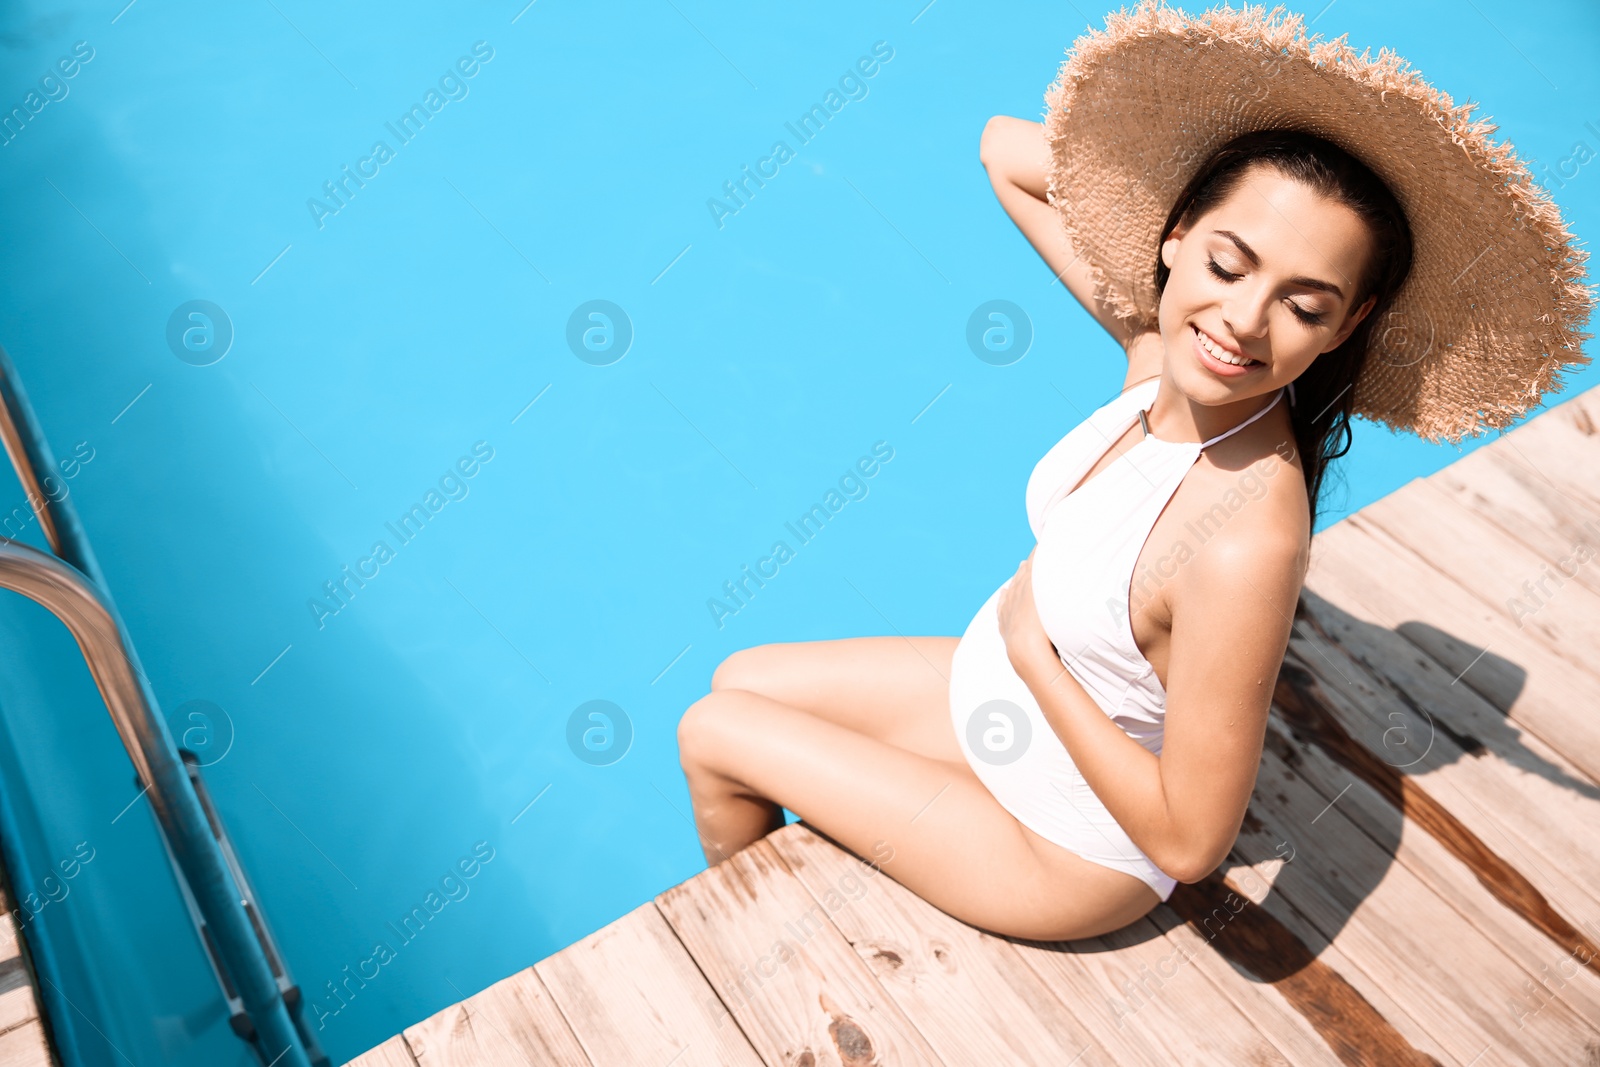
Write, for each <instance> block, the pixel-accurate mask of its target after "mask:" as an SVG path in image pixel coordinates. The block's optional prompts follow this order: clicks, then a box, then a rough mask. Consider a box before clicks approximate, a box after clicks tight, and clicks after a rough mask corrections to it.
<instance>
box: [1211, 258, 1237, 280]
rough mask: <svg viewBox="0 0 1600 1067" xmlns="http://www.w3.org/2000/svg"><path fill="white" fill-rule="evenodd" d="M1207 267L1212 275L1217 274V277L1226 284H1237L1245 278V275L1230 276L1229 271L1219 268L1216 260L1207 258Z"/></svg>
mask: <svg viewBox="0 0 1600 1067" xmlns="http://www.w3.org/2000/svg"><path fill="white" fill-rule="evenodd" d="M1206 267H1207V268H1209V269H1210V271H1211V273H1212V274H1215V275H1216V276H1217V277H1219V278H1221V279H1222V280H1223V281H1225V282H1236V281H1238V280H1239V279H1240V278H1242V277H1244V275H1242V274H1230V273H1228V272H1227V271H1225V270H1223V269H1222V268H1221V267H1219V266H1218V265H1217V261H1216V260H1214V259H1212V258H1210V257H1209V256H1208V257H1207V258H1206Z"/></svg>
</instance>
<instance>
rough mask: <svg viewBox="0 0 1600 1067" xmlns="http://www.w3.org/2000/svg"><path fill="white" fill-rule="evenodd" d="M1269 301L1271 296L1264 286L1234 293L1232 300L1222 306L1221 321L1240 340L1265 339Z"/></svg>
mask: <svg viewBox="0 0 1600 1067" xmlns="http://www.w3.org/2000/svg"><path fill="white" fill-rule="evenodd" d="M1270 299H1271V294H1270V293H1268V292H1267V290H1266V287H1264V286H1262V287H1257V288H1252V289H1251V290H1249V291H1246V292H1238V293H1235V294H1234V299H1233V300H1231V301H1229V302H1228V303H1227V304H1225V305H1223V308H1222V321H1223V322H1224V323H1225V324H1226V325H1227V327H1228V329H1229V330H1231V331H1232V332H1233V335H1234V336H1235V337H1237V338H1239V339H1240V340H1244V339H1247V338H1261V337H1265V336H1266V335H1267V303H1268V301H1269V300H1270Z"/></svg>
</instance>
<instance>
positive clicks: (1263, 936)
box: [1146, 866, 1436, 1067]
mask: <svg viewBox="0 0 1600 1067" xmlns="http://www.w3.org/2000/svg"><path fill="white" fill-rule="evenodd" d="M1232 875H1233V879H1234V880H1230V879H1229V878H1228V877H1227V876H1224V875H1223V874H1220V873H1214V874H1213V875H1211V876H1209V877H1207V878H1206V879H1204V880H1202V881H1201V882H1198V883H1195V884H1194V885H1192V886H1191V885H1186V886H1180V887H1179V888H1178V889H1177V890H1176V891H1175V892H1174V893H1173V894H1172V896H1171V897H1170V898H1169V899H1168V900H1167V903H1165V904H1163V905H1160V906H1158V907H1157V908H1156V909H1155V910H1154V911H1152V912H1151V913H1150V915H1149V916H1148V917H1147V920H1146V921H1148V922H1150V923H1152V924H1153V925H1154V926H1155V927H1156V928H1157V929H1158V930H1160V931H1161V932H1162V933H1163V934H1164V935H1165V936H1166V938H1167V940H1169V941H1171V942H1172V943H1173V944H1174V945H1176V946H1177V948H1178V950H1179V951H1178V955H1177V956H1176V959H1177V960H1179V961H1183V960H1187V961H1188V962H1190V963H1191V964H1192V965H1193V966H1194V968H1195V970H1197V971H1199V972H1200V973H1201V974H1203V975H1205V976H1206V978H1207V979H1209V980H1210V981H1211V984H1212V985H1214V986H1216V987H1217V988H1218V989H1219V990H1221V991H1222V993H1223V995H1225V996H1226V997H1227V998H1228V999H1229V1000H1231V1001H1233V1003H1234V1006H1235V1007H1237V1008H1238V1009H1239V1011H1240V1012H1241V1013H1242V1014H1243V1015H1244V1016H1245V1017H1246V1018H1248V1019H1249V1020H1250V1021H1251V1022H1252V1023H1254V1024H1255V1026H1256V1029H1258V1030H1260V1031H1261V1032H1262V1034H1264V1035H1266V1037H1267V1038H1268V1039H1269V1040H1270V1041H1272V1043H1273V1044H1274V1045H1276V1046H1277V1047H1278V1049H1279V1050H1280V1051H1282V1052H1283V1053H1284V1055H1285V1056H1287V1057H1289V1060H1290V1062H1292V1063H1294V1064H1296V1065H1297V1067H1298V1065H1299V1064H1303V1063H1320V1062H1324V1059H1323V1057H1330V1058H1332V1059H1333V1061H1334V1062H1337V1063H1341V1064H1351V1063H1372V1064H1380V1063H1381V1064H1384V1065H1385V1067H1404V1065H1411V1067H1436V1065H1435V1063H1434V1062H1433V1061H1432V1060H1431V1059H1428V1058H1426V1057H1425V1056H1424V1054H1423V1053H1421V1052H1420V1051H1419V1050H1417V1049H1416V1048H1414V1047H1413V1046H1412V1045H1411V1043H1410V1042H1409V1041H1408V1040H1407V1039H1406V1038H1405V1036H1404V1035H1403V1034H1401V1033H1400V1032H1399V1031H1398V1030H1396V1029H1395V1027H1394V1026H1393V1024H1392V1023H1390V1022H1389V1020H1391V1019H1394V1018H1397V1017H1399V1016H1400V1015H1402V1014H1403V1012H1402V1011H1401V1010H1400V1008H1399V1006H1398V1005H1396V1004H1395V1003H1394V1001H1392V1000H1391V999H1390V998H1389V997H1388V995H1387V994H1385V993H1384V992H1383V990H1381V989H1370V990H1368V992H1367V994H1366V995H1365V996H1363V995H1362V993H1361V992H1360V991H1359V990H1358V989H1357V988H1356V987H1355V986H1354V985H1352V984H1351V983H1350V981H1349V980H1348V979H1346V978H1345V977H1344V976H1345V975H1346V974H1349V973H1352V972H1354V971H1355V970H1356V967H1355V965H1354V964H1352V963H1351V962H1350V961H1349V960H1348V959H1347V958H1346V957H1345V955H1344V953H1342V952H1340V951H1339V949H1338V948H1336V947H1334V946H1333V945H1324V946H1323V947H1322V949H1321V950H1320V951H1319V952H1316V953H1315V954H1313V953H1312V951H1311V949H1310V947H1309V946H1307V945H1306V944H1305V943H1304V942H1302V941H1301V940H1300V939H1299V938H1298V937H1296V936H1295V935H1294V932H1293V931H1292V930H1290V929H1289V928H1288V927H1286V926H1284V925H1283V924H1282V923H1279V922H1278V921H1277V920H1276V919H1275V918H1273V917H1272V916H1271V915H1270V914H1269V913H1268V912H1267V911H1266V910H1265V909H1264V908H1262V907H1261V906H1260V905H1261V902H1262V900H1263V898H1264V897H1265V896H1266V894H1268V893H1270V892H1271V886H1270V885H1269V884H1268V883H1266V882H1263V881H1259V880H1257V879H1256V877H1255V872H1254V870H1253V869H1252V868H1249V867H1239V866H1235V868H1234V869H1233V870H1232ZM1242 902H1248V905H1247V906H1246V905H1244V904H1243V903H1242ZM1180 912H1181V913H1182V915H1180V914H1179V913H1180ZM1159 973H1162V972H1158V974H1159ZM1335 1050H1336V1051H1335Z"/></svg>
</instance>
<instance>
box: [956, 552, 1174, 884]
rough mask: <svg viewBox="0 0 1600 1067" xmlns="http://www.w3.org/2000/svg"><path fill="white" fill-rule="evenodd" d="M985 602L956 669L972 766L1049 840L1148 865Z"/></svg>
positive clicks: (960, 727) (959, 717)
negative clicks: (1048, 716)
mask: <svg viewBox="0 0 1600 1067" xmlns="http://www.w3.org/2000/svg"><path fill="white" fill-rule="evenodd" d="M1009 584H1010V582H1009V581H1008V582H1007V583H1006V585H1002V586H1001V587H1000V588H999V589H997V590H995V591H994V593H993V594H991V595H990V597H989V599H988V600H986V601H984V603H983V606H982V607H980V608H979V609H978V612H977V614H976V615H974V616H973V617H972V621H971V622H970V623H968V624H967V629H966V632H965V633H963V634H962V635H961V640H960V641H959V642H958V643H957V644H956V649H955V653H954V654H953V656H952V658H951V662H950V719H951V724H952V726H954V728H955V733H956V739H957V741H958V742H959V744H960V745H961V751H962V754H963V755H964V756H965V757H966V760H967V764H968V765H969V766H970V767H971V768H972V771H973V773H974V774H975V775H977V777H978V780H979V781H981V782H983V784H984V785H985V786H986V787H987V788H988V790H989V792H990V793H992V794H994V797H995V799H996V800H998V801H999V802H1000V804H1001V806H1002V807H1004V808H1005V809H1006V810H1007V811H1009V812H1011V814H1012V815H1014V816H1016V817H1017V819H1018V820H1019V821H1020V822H1021V823H1022V824H1023V825H1024V826H1027V827H1028V828H1029V829H1030V830H1032V831H1034V832H1035V833H1037V834H1039V835H1040V836H1041V837H1044V838H1046V839H1047V840H1050V841H1053V842H1055V843H1056V844H1058V845H1061V846H1062V847H1064V848H1068V849H1071V850H1072V851H1073V852H1077V853H1079V854H1080V855H1084V856H1088V857H1090V858H1096V857H1106V856H1109V857H1114V858H1122V859H1128V858H1133V857H1142V856H1143V855H1144V854H1143V853H1142V852H1141V851H1140V850H1139V848H1138V846H1136V845H1135V844H1134V843H1133V840H1132V839H1131V838H1130V837H1128V835H1127V833H1126V832H1125V831H1124V830H1123V829H1122V827H1121V826H1120V825H1119V824H1118V823H1117V821H1116V819H1115V818H1113V817H1112V815H1111V812H1110V811H1108V810H1107V809H1106V807H1105V805H1104V804H1103V803H1101V801H1100V798H1099V797H1098V796H1096V795H1095V793H1094V790H1092V789H1091V788H1090V787H1089V783H1088V782H1086V781H1085V780H1084V778H1083V775H1082V774H1081V773H1079V771H1078V767H1077V764H1075V763H1074V762H1073V760H1072V757H1071V756H1070V755H1069V754H1068V753H1067V750H1066V747H1065V746H1064V745H1062V743H1061V739H1060V738H1059V737H1057V736H1056V734H1055V731H1054V730H1052V729H1051V727H1050V724H1049V723H1048V722H1047V721H1046V720H1045V717H1044V713H1043V712H1042V711H1041V710H1040V708H1039V704H1038V701H1036V700H1035V699H1034V697H1033V693H1032V691H1031V690H1030V689H1029V688H1028V685H1027V683H1026V682H1024V681H1023V680H1022V678H1021V677H1020V676H1018V674H1017V672H1016V670H1015V669H1013V668H1012V666H1011V660H1010V657H1009V656H1008V655H1007V654H1006V643H1005V638H1004V637H1003V636H1002V635H1001V633H1000V621H999V614H998V608H999V603H1000V598H1001V596H1002V595H1003V594H1004V592H1005V590H1006V586H1007V585H1009Z"/></svg>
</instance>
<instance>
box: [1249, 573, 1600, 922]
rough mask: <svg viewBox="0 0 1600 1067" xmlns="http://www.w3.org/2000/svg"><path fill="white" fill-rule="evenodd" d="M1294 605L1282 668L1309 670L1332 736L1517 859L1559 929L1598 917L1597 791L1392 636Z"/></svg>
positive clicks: (1310, 604) (1334, 613) (1307, 599)
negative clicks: (1553, 911) (1563, 922)
mask: <svg viewBox="0 0 1600 1067" xmlns="http://www.w3.org/2000/svg"><path fill="white" fill-rule="evenodd" d="M1301 603H1302V605H1303V612H1302V617H1301V618H1300V619H1299V620H1298V621H1297V622H1296V624H1295V631H1294V634H1293V636H1292V637H1291V638H1290V642H1289V655H1288V657H1286V660H1285V671H1287V670H1288V669H1289V666H1290V665H1298V666H1300V667H1302V668H1304V669H1305V670H1308V671H1310V672H1311V674H1312V675H1313V676H1314V677H1315V679H1316V680H1317V682H1318V683H1319V693H1320V699H1321V701H1322V703H1323V704H1324V705H1325V706H1326V707H1327V709H1328V711H1329V713H1330V715H1331V716H1332V718H1333V720H1334V721H1335V722H1336V723H1337V724H1338V726H1339V727H1340V728H1341V729H1342V730H1344V731H1345V732H1346V733H1347V734H1349V736H1350V737H1351V738H1352V739H1354V741H1355V742H1356V743H1358V744H1360V745H1361V746H1363V747H1364V748H1365V749H1366V750H1367V751H1369V752H1371V753H1372V754H1373V755H1374V756H1376V757H1377V758H1378V759H1379V760H1380V761H1381V762H1382V764H1383V765H1384V766H1386V767H1391V768H1393V769H1394V770H1395V771H1396V772H1397V773H1398V772H1404V774H1405V775H1406V776H1407V777H1408V779H1410V780H1412V781H1415V782H1416V783H1417V784H1418V785H1419V786H1420V787H1421V788H1423V789H1425V790H1427V792H1428V793H1429V795H1430V796H1431V797H1432V798H1433V799H1434V800H1435V801H1436V802H1437V803H1438V804H1439V805H1441V806H1442V807H1443V808H1444V809H1445V810H1446V811H1447V812H1448V813H1449V814H1450V816H1451V817H1453V818H1454V819H1455V820H1457V821H1459V823H1460V824H1461V825H1462V826H1463V827H1465V828H1466V829H1467V830H1469V831H1470V832H1471V833H1472V834H1474V835H1475V836H1476V837H1477V838H1479V839H1480V840H1482V841H1484V842H1486V843H1487V844H1488V845H1489V846H1490V847H1491V848H1493V849H1494V850H1496V851H1497V852H1499V853H1500V854H1502V855H1507V856H1511V855H1514V856H1516V857H1517V867H1518V870H1519V872H1520V873H1521V874H1522V875H1523V876H1524V877H1526V879H1527V880H1528V882H1529V883H1530V884H1531V886H1532V887H1533V888H1534V889H1535V890H1537V891H1538V892H1539V893H1540V894H1541V895H1542V896H1543V897H1544V898H1545V899H1546V900H1547V901H1549V902H1551V903H1554V904H1556V905H1558V906H1559V908H1560V910H1561V912H1562V914H1563V915H1565V917H1566V918H1567V919H1568V920H1570V921H1571V922H1573V923H1575V924H1580V925H1581V924H1583V923H1585V922H1588V921H1593V920H1597V919H1600V788H1596V787H1595V786H1594V785H1593V784H1592V783H1591V782H1589V781H1588V779H1587V777H1586V776H1585V775H1584V774H1583V772H1582V771H1581V770H1580V769H1579V768H1578V767H1577V766H1575V765H1574V764H1573V763H1571V762H1570V761H1569V760H1567V759H1566V757H1564V756H1563V755H1562V754H1561V753H1559V752H1557V751H1556V750H1555V749H1553V748H1551V747H1550V746H1548V745H1546V744H1545V743H1544V742H1543V741H1542V740H1540V738H1539V737H1538V736H1537V735H1535V734H1532V733H1529V732H1528V731H1526V730H1519V729H1517V728H1516V726H1515V724H1513V723H1510V722H1508V721H1507V720H1506V718H1505V716H1504V715H1503V714H1502V713H1501V711H1500V710H1499V709H1498V708H1495V707H1493V706H1492V705H1490V704H1489V703H1488V702H1487V701H1485V700H1484V699H1483V698H1482V697H1481V696H1479V695H1478V694H1477V693H1475V692H1473V691H1472V690H1471V689H1468V688H1467V687H1466V686H1463V685H1453V684H1451V676H1450V674H1449V672H1448V671H1447V669H1446V668H1444V667H1442V666H1440V665H1439V664H1438V663H1437V662H1435V661H1434V660H1433V659H1432V658H1431V657H1429V656H1426V655H1424V654H1422V653H1421V652H1420V651H1418V649H1417V648H1416V646H1415V645H1412V644H1411V643H1410V642H1408V641H1406V640H1405V639H1404V638H1402V637H1400V636H1399V635H1398V634H1396V633H1394V632H1393V631H1391V630H1388V629H1385V628H1383V627H1377V626H1371V625H1369V624H1367V623H1365V622H1362V621H1361V620H1359V619H1357V618H1355V617H1354V616H1351V615H1349V614H1347V613H1345V612H1343V611H1341V610H1340V609H1339V608H1337V607H1335V606H1334V605H1333V604H1330V603H1328V602H1327V601H1325V600H1323V599H1322V598H1320V597H1318V596H1317V595H1316V594H1315V593H1312V592H1310V591H1309V590H1308V591H1307V592H1306V593H1305V594H1304V595H1303V597H1302V600H1301ZM1286 677H1287V675H1286V674H1280V684H1281V681H1282V680H1283V679H1285V678H1286ZM1282 712H1283V708H1282V707H1281V706H1280V708H1279V713H1280V714H1281V713H1282Z"/></svg>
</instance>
